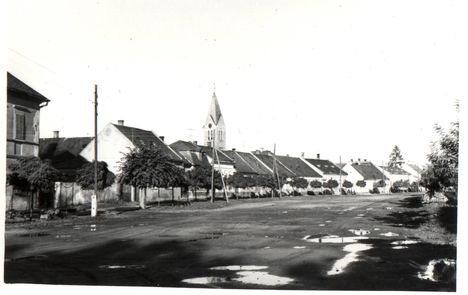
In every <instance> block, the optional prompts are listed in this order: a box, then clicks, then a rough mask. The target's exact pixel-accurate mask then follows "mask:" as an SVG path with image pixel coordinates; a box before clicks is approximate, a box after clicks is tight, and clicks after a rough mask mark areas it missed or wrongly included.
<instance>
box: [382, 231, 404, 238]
mask: <svg viewBox="0 0 468 295" xmlns="http://www.w3.org/2000/svg"><path fill="white" fill-rule="evenodd" d="M380 235H381V236H384V237H397V236H399V234H396V233H392V232H388V233H384V234H380Z"/></svg>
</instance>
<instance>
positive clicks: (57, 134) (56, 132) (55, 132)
mask: <svg viewBox="0 0 468 295" xmlns="http://www.w3.org/2000/svg"><path fill="white" fill-rule="evenodd" d="M53 133H54V138H59V137H60V136H59V131H58V130H55V131H53Z"/></svg>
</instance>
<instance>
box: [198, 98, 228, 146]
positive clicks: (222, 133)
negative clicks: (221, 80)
mask: <svg viewBox="0 0 468 295" xmlns="http://www.w3.org/2000/svg"><path fill="white" fill-rule="evenodd" d="M203 134H204V141H205V145H207V146H213V139H214V140H215V144H216V148H217V149H225V148H226V126H225V125H224V118H223V115H222V114H221V108H220V107H219V103H218V98H217V97H216V93H215V91H213V97H212V99H211V104H210V109H209V110H208V116H206V121H205V125H203Z"/></svg>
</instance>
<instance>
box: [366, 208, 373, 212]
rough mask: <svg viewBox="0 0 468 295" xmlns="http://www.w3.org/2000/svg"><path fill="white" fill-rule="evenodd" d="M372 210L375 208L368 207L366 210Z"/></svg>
mask: <svg viewBox="0 0 468 295" xmlns="http://www.w3.org/2000/svg"><path fill="white" fill-rule="evenodd" d="M371 210H374V208H370V207H369V208H366V211H371Z"/></svg>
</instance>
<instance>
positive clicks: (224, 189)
mask: <svg viewBox="0 0 468 295" xmlns="http://www.w3.org/2000/svg"><path fill="white" fill-rule="evenodd" d="M215 153H216V159H217V161H218V169H219V171H221V162H220V161H219V155H218V151H217V150H215ZM220 173H221V172H220ZM221 182H222V183H223V193H224V198H225V199H226V203H229V198H228V195H227V193H226V184H225V183H224V177H223V174H221Z"/></svg>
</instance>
